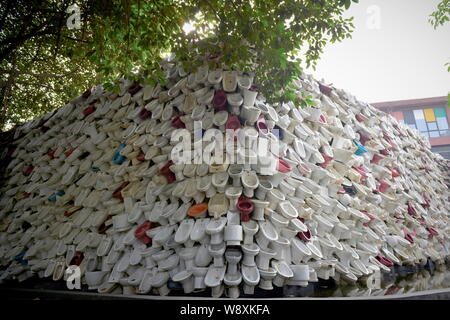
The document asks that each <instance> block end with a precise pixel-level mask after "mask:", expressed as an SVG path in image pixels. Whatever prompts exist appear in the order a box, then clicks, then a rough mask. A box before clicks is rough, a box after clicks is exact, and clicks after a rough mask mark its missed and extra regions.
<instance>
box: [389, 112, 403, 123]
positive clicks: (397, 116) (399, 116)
mask: <svg viewBox="0 0 450 320" xmlns="http://www.w3.org/2000/svg"><path fill="white" fill-rule="evenodd" d="M391 115H392V116H393V117H394V118H395V119H397V120H398V121H402V120H403V112H401V111H397V112H392V113H391Z"/></svg>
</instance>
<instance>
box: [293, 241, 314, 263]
mask: <svg viewBox="0 0 450 320" xmlns="http://www.w3.org/2000/svg"><path fill="white" fill-rule="evenodd" d="M311 255H312V253H311V250H310V249H309V248H308V247H307V246H306V245H305V244H304V243H303V242H302V241H300V240H299V239H297V238H293V239H291V259H292V262H294V263H295V264H301V263H303V262H307V261H308V260H309V259H310V257H311Z"/></svg>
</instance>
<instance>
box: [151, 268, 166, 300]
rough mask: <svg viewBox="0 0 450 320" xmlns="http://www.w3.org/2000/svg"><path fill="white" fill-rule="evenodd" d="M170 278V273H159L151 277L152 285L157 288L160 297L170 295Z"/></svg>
mask: <svg viewBox="0 0 450 320" xmlns="http://www.w3.org/2000/svg"><path fill="white" fill-rule="evenodd" d="M169 277H170V275H169V273H168V272H157V273H156V274H155V275H153V276H152V277H151V280H150V285H151V287H153V288H157V290H158V293H159V295H161V296H166V295H168V294H169V293H170V289H169V288H168V287H167V281H168V280H169Z"/></svg>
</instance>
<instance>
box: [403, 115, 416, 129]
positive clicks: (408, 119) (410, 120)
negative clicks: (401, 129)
mask: <svg viewBox="0 0 450 320" xmlns="http://www.w3.org/2000/svg"><path fill="white" fill-rule="evenodd" d="M403 116H404V119H405V123H407V124H414V126H415V124H416V120H415V119H414V113H413V112H412V111H405V112H403Z"/></svg>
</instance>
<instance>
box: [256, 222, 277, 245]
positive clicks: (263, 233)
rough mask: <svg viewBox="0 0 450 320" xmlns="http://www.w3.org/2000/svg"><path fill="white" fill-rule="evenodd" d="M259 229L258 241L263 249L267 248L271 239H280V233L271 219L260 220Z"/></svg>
mask: <svg viewBox="0 0 450 320" xmlns="http://www.w3.org/2000/svg"><path fill="white" fill-rule="evenodd" d="M258 225H259V231H258V233H257V235H256V242H257V243H258V245H259V247H260V248H261V249H263V248H267V246H268V245H269V243H270V242H271V241H276V240H278V233H277V231H276V230H275V228H274V226H273V224H272V223H271V222H270V221H258Z"/></svg>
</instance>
